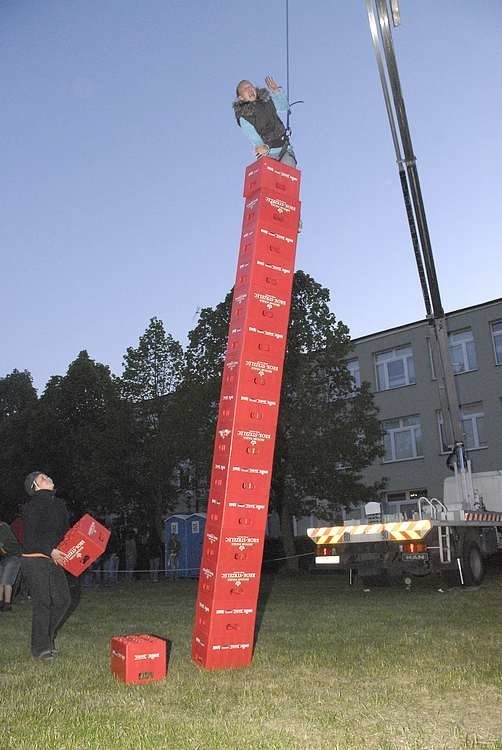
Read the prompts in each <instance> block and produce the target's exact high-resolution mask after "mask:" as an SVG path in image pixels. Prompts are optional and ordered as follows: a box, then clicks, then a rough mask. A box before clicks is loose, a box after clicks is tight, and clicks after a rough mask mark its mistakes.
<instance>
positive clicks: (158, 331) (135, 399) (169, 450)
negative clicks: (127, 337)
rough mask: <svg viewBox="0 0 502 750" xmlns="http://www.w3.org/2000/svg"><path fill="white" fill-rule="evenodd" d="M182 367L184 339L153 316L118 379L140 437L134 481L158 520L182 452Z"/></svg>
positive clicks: (143, 502) (169, 495) (148, 510)
mask: <svg viewBox="0 0 502 750" xmlns="http://www.w3.org/2000/svg"><path fill="white" fill-rule="evenodd" d="M183 367H184V355H183V348H182V346H181V344H180V343H179V342H178V341H176V340H175V339H174V338H173V337H172V336H171V334H168V333H166V331H165V329H164V325H163V323H162V321H161V320H158V319H157V318H151V320H150V324H149V326H148V328H147V329H146V331H145V333H144V334H143V335H142V336H140V339H139V344H138V347H137V348H133V347H128V349H127V352H126V354H125V356H124V371H123V374H122V377H121V378H120V381H119V383H120V391H121V394H122V397H123V398H124V399H126V401H128V402H129V403H130V404H132V405H133V410H134V415H135V422H136V429H137V434H138V438H139V446H138V454H137V461H136V482H137V484H138V488H139V493H140V496H141V505H142V508H143V512H144V515H146V516H149V517H150V519H151V518H152V517H155V518H156V519H157V521H158V520H159V518H160V515H161V513H162V511H163V510H165V507H166V503H167V505H169V504H170V503H171V502H172V500H173V490H172V486H171V478H172V474H173V471H174V469H175V467H176V464H177V462H178V460H179V457H180V448H179V445H180V431H181V430H182V415H180V412H179V408H178V402H177V400H176V398H175V393H176V389H177V388H178V386H179V384H180V381H181V378H182V373H183Z"/></svg>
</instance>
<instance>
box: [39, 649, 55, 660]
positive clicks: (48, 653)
mask: <svg viewBox="0 0 502 750" xmlns="http://www.w3.org/2000/svg"><path fill="white" fill-rule="evenodd" d="M35 659H39V660H40V661H54V654H53V653H52V651H42V653H41V654H38V656H36V657H35Z"/></svg>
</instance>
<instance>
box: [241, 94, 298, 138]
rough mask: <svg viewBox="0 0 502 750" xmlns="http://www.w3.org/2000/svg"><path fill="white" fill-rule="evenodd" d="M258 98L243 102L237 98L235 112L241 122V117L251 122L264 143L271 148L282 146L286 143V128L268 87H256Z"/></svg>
mask: <svg viewBox="0 0 502 750" xmlns="http://www.w3.org/2000/svg"><path fill="white" fill-rule="evenodd" d="M256 94H257V98H256V100H255V101H254V102H241V101H240V99H237V100H236V101H235V102H234V104H233V107H234V113H235V117H236V119H237V122H238V123H239V120H240V118H241V117H243V118H244V119H245V120H247V121H248V122H250V123H251V125H252V126H253V127H254V129H255V130H256V132H257V133H258V135H259V136H261V138H262V140H263V143H266V144H267V146H270V148H280V147H281V146H282V145H283V144H284V136H285V134H286V128H285V127H284V123H283V122H282V120H281V118H280V117H279V115H278V114H277V111H276V109H275V106H274V102H273V101H272V98H271V96H270V94H269V92H268V91H267V89H256Z"/></svg>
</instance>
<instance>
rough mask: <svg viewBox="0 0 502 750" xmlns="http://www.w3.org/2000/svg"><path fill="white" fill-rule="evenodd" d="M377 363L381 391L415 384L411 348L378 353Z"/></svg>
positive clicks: (401, 347)
mask: <svg viewBox="0 0 502 750" xmlns="http://www.w3.org/2000/svg"><path fill="white" fill-rule="evenodd" d="M375 363H376V375H377V388H378V390H379V391H387V390H389V389H390V388H400V387H401V386H403V385H411V384H412V383H415V363H414V361H413V351H412V349H411V346H400V347H399V348H398V349H389V350H388V351H385V352H377V353H376V354H375Z"/></svg>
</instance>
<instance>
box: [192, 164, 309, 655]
mask: <svg viewBox="0 0 502 750" xmlns="http://www.w3.org/2000/svg"><path fill="white" fill-rule="evenodd" d="M299 192H300V172H299V171H298V170H297V169H294V168H293V167H288V166H285V165H283V164H281V163H280V162H277V161H276V160H274V159H270V158H262V159H260V160H259V161H258V162H255V163H253V164H252V165H250V166H249V167H247V169H246V174H245V180H244V198H245V207H244V218H243V222H242V236H241V242H240V248H239V258H238V263H237V276H236V279H235V286H234V295H233V303H232V311H231V317H230V326H229V333H228V342H227V353H226V358H225V364H224V368H223V378H222V385H221V394H220V404H219V415H218V423H217V427H216V437H215V443H214V454H213V465H212V472H211V485H210V490H209V498H208V507H207V519H206V527H205V536H204V546H203V550H202V560H201V568H200V578H199V590H198V596H197V603H196V612H195V627H194V633H193V641H192V659H193V660H194V661H195V662H196V663H197V664H199V665H201V666H202V667H204V668H206V669H225V668H227V669H228V668H233V667H243V666H247V665H248V664H250V662H251V659H252V652H253V639H254V628H255V620H256V603H257V598H258V590H259V586H260V570H261V562H262V557H263V544H264V539H265V528H266V523H267V513H268V500H269V492H270V480H271V474H272V464H273V458H274V446H275V434H276V427H277V417H278V413H279V398H280V392H281V381H282V371H283V364H284V354H285V349H286V336H287V329H288V322H289V312H290V307H291V292H292V285H293V274H294V264H295V252H296V240H297V235H298V224H299V219H300V200H299Z"/></svg>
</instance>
